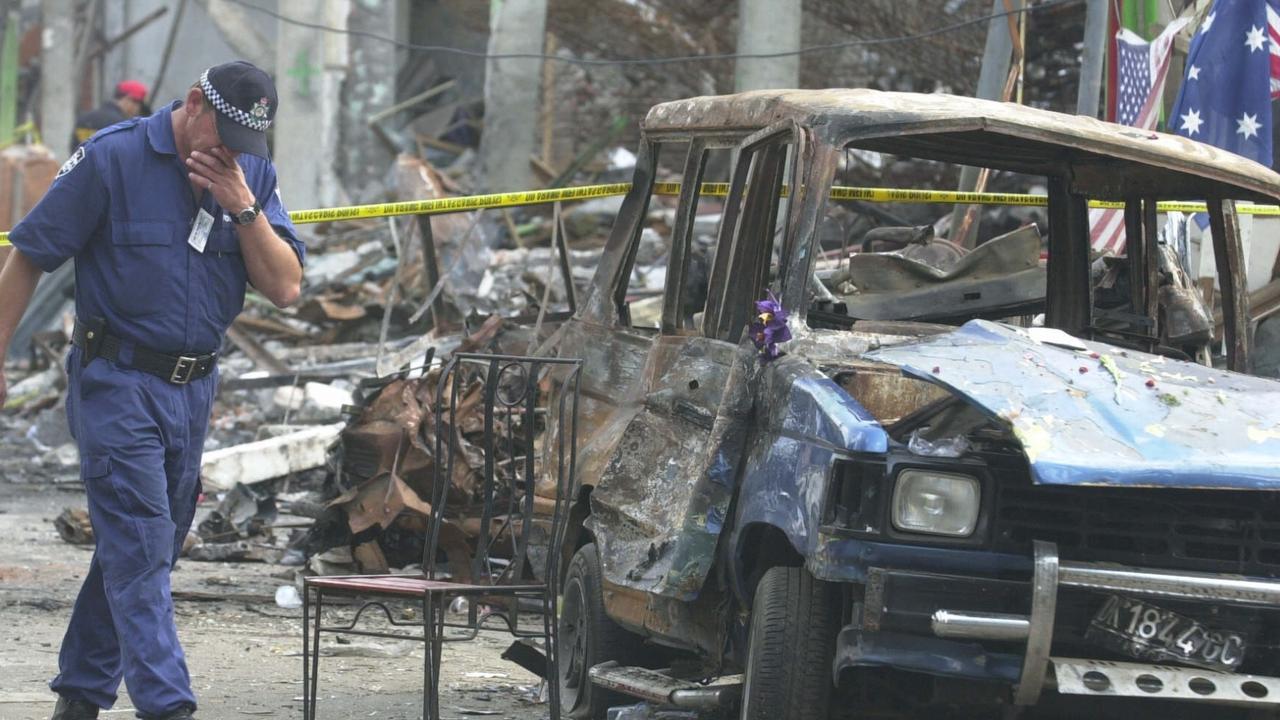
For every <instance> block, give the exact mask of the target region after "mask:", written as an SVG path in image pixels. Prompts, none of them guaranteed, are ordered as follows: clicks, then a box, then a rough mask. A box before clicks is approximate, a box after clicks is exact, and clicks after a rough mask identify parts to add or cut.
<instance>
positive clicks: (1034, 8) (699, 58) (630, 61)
mask: <svg viewBox="0 0 1280 720" xmlns="http://www.w3.org/2000/svg"><path fill="white" fill-rule="evenodd" d="M230 1H231V2H233V3H235V4H237V5H239V6H241V7H244V8H246V9H249V10H253V11H255V12H259V13H262V14H264V15H269V16H271V17H273V18H275V19H276V20H278V21H280V22H283V23H286V24H289V25H294V26H296V27H304V28H309V29H311V30H320V31H322V32H327V33H334V34H338V35H348V36H353V37H365V38H369V39H371V40H379V41H382V42H385V43H390V44H392V45H395V46H396V47H399V48H402V49H405V50H421V51H428V52H441V53H452V54H454V55H462V56H465V57H472V58H477V59H483V60H550V61H556V62H563V63H566V64H570V65H592V66H600V65H672V64H677V63H694V62H712V61H719V60H736V59H740V58H747V59H767V58H783V57H793V56H797V55H810V54H813V53H819V52H829V51H832V50H843V49H846V48H851V47H868V46H875V45H887V44H891V43H902V42H913V41H916V40H924V39H927V38H931V37H936V36H938V35H944V34H946V33H951V32H955V31H957V30H962V29H964V28H967V27H971V26H973V25H979V24H981V23H986V22H990V21H991V20H995V19H998V18H1002V17H1008V16H1010V15H1022V14H1030V13H1033V12H1040V11H1042V10H1048V9H1050V8H1054V7H1059V6H1062V5H1077V4H1080V3H1083V2H1084V1H1085V0H1048V2H1043V3H1040V4H1039V5H1029V6H1026V7H1021V8H1015V9H1013V10H1006V11H1004V12H998V13H993V14H990V15H984V16H981V17H976V18H972V19H970V20H964V21H962V22H958V23H954V24H951V25H944V26H942V27H938V28H934V29H933V30H929V31H927V32H922V33H915V34H912V35H900V36H896V37H888V38H867V39H859V40H846V41H844V42H838V43H828V44H825V45H811V46H809V47H803V48H800V49H798V50H787V51H782V52H768V53H715V54H711V55H681V56H673V57H651V58H575V57H564V56H560V55H546V54H543V53H496V54H491V53H485V52H479V51H476V50H466V49H463V48H455V47H449V46H447V45H423V44H419V43H412V42H406V41H403V40H396V39H395V38H391V37H387V36H385V35H379V34H377V33H373V32H368V31H366V30H348V29H345V28H336V27H332V26H330V25H323V24H321V23H313V22H308V21H305V20H298V19H297V18H291V17H288V16H286V15H284V14H282V13H279V12H277V11H275V10H271V9H268V8H264V7H258V6H257V5H254V4H253V3H251V2H249V0H230Z"/></svg>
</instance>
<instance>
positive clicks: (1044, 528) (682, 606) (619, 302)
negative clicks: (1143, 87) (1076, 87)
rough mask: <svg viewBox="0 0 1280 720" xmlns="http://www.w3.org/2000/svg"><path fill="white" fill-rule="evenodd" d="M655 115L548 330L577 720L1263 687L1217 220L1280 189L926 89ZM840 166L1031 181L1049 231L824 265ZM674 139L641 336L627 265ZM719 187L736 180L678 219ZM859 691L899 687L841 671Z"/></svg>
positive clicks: (1227, 239)
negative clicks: (571, 444)
mask: <svg viewBox="0 0 1280 720" xmlns="http://www.w3.org/2000/svg"><path fill="white" fill-rule="evenodd" d="M643 130H644V134H643V139H642V142H641V146H640V151H639V162H638V164H637V170H636V176H635V181H634V187H633V188H632V190H631V192H630V194H629V195H628V196H627V198H626V200H625V202H624V204H623V206H622V209H621V213H620V215H619V218H618V222H617V224H616V225H615V227H614V229H613V232H612V235H611V237H610V240H609V243H608V245H607V247H606V249H605V251H604V255H603V257H602V260H601V262H600V265H599V268H598V270H597V273H596V275H595V280H594V282H593V283H592V285H591V286H590V288H589V289H588V290H587V291H586V293H585V294H584V296H583V297H582V299H581V301H580V302H579V307H578V308H577V311H576V313H575V314H574V316H573V317H572V318H570V319H568V320H566V321H564V322H563V323H559V324H558V326H557V329H556V335H555V336H554V337H555V339H556V343H555V347H556V352H558V354H559V355H560V356H562V357H578V358H582V359H583V360H584V365H583V376H582V383H583V384H582V402H583V408H582V417H583V428H584V431H583V433H582V435H581V436H580V442H579V445H578V461H579V472H578V483H579V489H578V491H577V496H576V499H575V502H576V505H575V507H574V511H573V513H572V517H571V522H572V523H574V524H573V525H572V526H571V527H570V530H569V535H568V546H567V547H566V548H564V553H565V555H564V557H565V561H566V562H565V567H567V568H569V569H568V571H567V577H566V579H565V585H564V596H563V602H562V605H561V607H562V613H561V620H560V622H561V642H560V646H561V647H562V648H563V649H564V653H566V655H565V656H562V658H561V661H560V668H561V674H562V677H561V683H562V687H563V688H564V702H565V707H566V708H570V707H572V708H573V714H574V715H575V716H578V717H591V716H595V717H603V712H604V709H605V708H606V707H607V706H608V705H610V704H617V697H616V695H614V693H616V692H618V691H622V692H626V693H629V694H632V695H635V696H639V697H644V698H648V699H650V700H653V701H660V702H667V703H672V704H676V705H684V706H690V707H706V706H712V705H728V704H733V703H734V702H738V701H739V700H738V696H740V703H741V708H742V709H741V713H742V716H743V717H747V718H765V717H770V718H777V717H785V718H802V717H803V718H809V717H815V718H816V717H823V716H825V714H826V713H827V710H828V705H829V704H831V703H832V697H834V696H836V693H837V691H838V692H839V693H840V695H839V697H841V698H842V699H841V700H840V703H841V705H842V706H844V707H847V708H852V709H854V710H857V709H860V708H868V709H869V708H870V707H871V706H873V705H874V701H875V699H876V698H894V699H895V702H898V703H899V704H901V703H902V702H905V701H904V700H903V698H904V697H910V698H911V700H910V701H909V702H907V704H910V703H911V702H918V703H920V704H922V705H926V704H928V703H930V702H934V701H937V702H946V701H948V700H952V701H954V700H955V697H954V696H952V695H948V692H951V691H956V689H957V688H960V689H961V690H960V692H961V693H962V694H961V695H960V696H958V697H960V698H964V700H963V702H966V703H977V702H983V701H989V702H991V703H992V704H1001V703H1005V704H1010V705H1016V706H1030V705H1036V704H1038V703H1041V702H1046V703H1048V702H1054V701H1058V700H1060V699H1062V698H1065V697H1066V696H1094V697H1096V698H1110V697H1121V696H1130V697H1139V698H1164V699H1182V700H1187V701H1196V702H1201V703H1223V704H1242V703H1243V704H1252V705H1254V706H1255V707H1256V705H1257V704H1268V703H1275V702H1277V701H1278V700H1280V649H1278V647H1277V642H1276V638H1277V631H1280V579H1277V574H1280V496H1277V495H1276V494H1275V492H1274V489H1275V488H1276V487H1277V483H1280V411H1277V409H1276V408H1277V407H1280V384H1277V383H1276V382H1274V381H1271V380H1266V379H1262V378H1257V377H1252V376H1250V375H1248V374H1247V371H1248V369H1249V352H1250V345H1249V343H1250V337H1249V335H1250V333H1249V310H1248V306H1247V304H1248V299H1247V295H1246V293H1245V289H1244V287H1243V283H1244V277H1245V275H1244V271H1243V270H1244V269H1243V266H1242V263H1243V260H1242V251H1241V241H1240V233H1239V229H1238V225H1237V219H1236V212H1235V207H1234V203H1235V202H1236V201H1241V200H1243V201H1257V202H1275V201H1276V199H1277V198H1278V197H1280V176H1277V175H1276V174H1275V173H1272V172H1271V171H1269V170H1267V169H1265V168H1263V167H1261V166H1258V165H1256V164H1254V163H1251V162H1249V161H1246V160H1243V159H1241V158H1239V157H1237V156H1234V155H1231V154H1228V153H1225V152H1222V151H1219V150H1217V149H1215V148H1211V147H1208V146H1205V145H1201V144H1199V143H1196V142H1193V141H1190V140H1187V139H1184V138H1180V137H1173V136H1168V135H1163V134H1156V133H1150V132H1143V131H1138V130H1135V129H1133V128H1127V127H1121V126H1117V125H1112V124H1108V123H1103V122H1098V121H1095V120H1092V119H1088V118H1081V117H1071V116H1065V115H1061V114H1056V113H1051V112H1045V111H1039V110H1035V109H1031V108H1026V107H1019V106H1015V105H1009V104H999V103H992V102H985V101H979V100H972V99H967V98H957V97H950V96H940V95H911V94H895V93H881V92H875V91H867V90H824V91H759V92H752V93H745V94H740V95H733V96H724V97H705V98H695V99H690V100H683V101H678V102H671V103H665V104H662V105H658V106H656V107H655V108H653V109H652V110H651V111H650V112H649V114H648V116H647V118H646V119H645V121H644V124H643ZM851 152H852V153H872V154H877V155H879V156H880V157H892V156H908V157H913V158H921V159H927V160H934V161H940V162H946V163H955V164H962V165H972V166H981V167H989V168H992V169H993V170H997V171H1003V172H1012V173H1020V174H1024V175H1028V176H1036V177H1037V178H1039V180H1040V182H1042V183H1045V184H1046V185H1047V188H1048V196H1049V201H1048V210H1047V222H1046V223H1045V225H1044V228H1043V230H1044V232H1043V238H1044V239H1043V240H1042V233H1041V230H1040V228H1037V227H1030V228H1022V229H1020V230H1015V231H1013V232H1010V233H1006V234H1004V235H1002V236H1001V237H999V238H995V239H993V240H990V241H989V242H987V243H985V244H983V245H981V246H980V247H979V248H978V249H977V250H974V251H973V252H972V253H970V254H967V255H964V256H963V257H960V258H953V261H952V262H948V263H939V262H936V261H935V260H936V258H935V259H933V260H931V259H929V258H925V257H923V256H921V255H919V254H916V255H913V254H912V253H911V252H907V251H906V250H900V251H896V252H893V253H889V254H888V255H887V256H886V255H885V254H875V253H864V254H855V255H853V256H852V259H851V260H850V261H848V262H847V263H845V264H843V265H841V266H839V267H837V268H834V269H833V268H831V267H830V266H829V263H827V264H824V263H825V261H824V257H823V254H822V252H821V250H822V245H821V244H820V238H819V236H820V235H821V234H822V233H823V232H824V229H825V227H826V225H827V223H828V222H829V221H830V219H831V218H832V217H833V213H835V212H837V209H838V206H839V203H838V202H837V199H835V198H834V197H833V195H832V188H833V184H835V181H836V179H837V175H838V168H839V167H840V165H841V163H842V162H845V161H847V159H848V156H849V153H851ZM673 154H674V156H675V157H676V161H675V163H674V165H675V166H677V167H678V166H680V165H681V164H682V166H683V174H682V180H683V184H682V186H681V192H680V196H679V201H678V205H677V206H676V209H675V214H674V222H673V223H672V225H671V231H670V247H669V258H668V263H667V268H666V276H665V278H666V281H665V289H664V292H663V294H662V297H661V301H660V302H661V309H660V312H659V311H653V312H646V313H645V314H646V315H647V316H649V317H651V318H653V320H654V321H653V322H651V323H650V322H644V321H641V320H639V319H638V318H640V316H641V315H642V313H641V312H640V307H641V305H643V304H644V303H643V302H642V301H640V300H639V299H637V298H635V297H633V296H631V295H629V293H628V283H629V280H630V278H631V277H632V269H633V265H634V264H635V260H636V255H637V248H638V247H639V246H640V244H641V239H642V235H643V233H642V229H643V225H644V221H645V218H646V216H647V215H648V214H649V213H650V210H651V209H652V208H651V205H654V204H655V203H651V200H652V197H653V194H654V190H655V182H656V175H657V169H658V167H659V164H658V158H659V157H660V156H661V157H662V158H663V160H664V164H667V165H668V166H670V165H669V164H668V163H667V162H666V160H667V159H668V158H670V157H672V155H673ZM716 172H724V173H725V174H726V175H727V176H726V177H724V178H723V179H725V180H727V181H728V194H727V197H726V198H724V199H723V204H722V207H721V209H720V210H721V216H720V219H719V222H718V227H717V229H716V231H715V233H714V236H713V237H710V238H699V237H698V236H697V235H698V234H697V233H695V232H694V230H695V226H697V224H698V219H699V217H700V216H702V215H704V213H702V212H699V208H700V207H702V208H703V209H704V210H705V208H706V207H707V206H706V205H703V204H702V203H706V202H711V201H715V202H719V199H718V198H708V197H704V196H703V195H702V192H701V188H700V184H701V183H702V182H705V181H708V180H714V179H719V178H716V177H713V176H714V174H715V173H716ZM836 197H838V195H837V196H836ZM1090 200H1112V201H1121V202H1123V203H1124V207H1123V210H1120V212H1122V213H1123V218H1124V222H1125V223H1126V229H1127V236H1128V243H1127V244H1128V252H1127V254H1126V255H1125V257H1123V258H1119V259H1115V258H1112V259H1107V260H1105V261H1102V260H1098V261H1096V262H1094V259H1093V258H1091V254H1090V240H1089V220H1088V213H1089V209H1088V202H1089V201H1090ZM1164 200H1196V201H1205V202H1207V203H1208V209H1209V219H1210V227H1211V231H1209V232H1206V233H1205V234H1204V239H1203V241H1204V242H1206V243H1208V242H1212V243H1213V248H1214V252H1215V257H1216V266H1217V275H1218V282H1219V287H1220V288H1221V298H1222V299H1221V305H1222V308H1221V309H1222V316H1223V318H1224V322H1223V327H1222V329H1221V331H1220V332H1221V335H1222V342H1214V341H1213V339H1212V336H1213V333H1214V328H1213V325H1212V321H1211V320H1210V318H1212V316H1213V314H1212V313H1211V312H1208V311H1207V310H1206V308H1205V307H1204V304H1203V302H1202V301H1201V300H1200V299H1199V297H1198V295H1197V294H1195V293H1188V292H1186V288H1187V287H1189V286H1190V283H1189V282H1187V280H1186V277H1185V276H1186V273H1185V272H1183V271H1182V270H1181V269H1180V267H1179V263H1178V261H1177V258H1176V256H1175V255H1174V254H1173V253H1172V251H1171V249H1170V246H1171V244H1172V243H1171V242H1166V241H1165V239H1163V238H1162V237H1161V235H1162V231H1161V228H1162V227H1163V224H1162V223H1163V220H1162V219H1160V218H1159V217H1158V216H1157V207H1156V202H1157V201H1164ZM904 233H905V234H907V235H913V234H914V233H915V231H904ZM924 234H925V235H927V234H928V233H927V232H926V233H924ZM1210 238H1211V239H1210ZM917 244H918V243H917ZM926 244H928V243H927V242H926ZM1042 249H1043V250H1046V251H1047V252H1046V253H1045V258H1047V259H1042V257H1041V252H1042ZM700 257H703V258H709V260H706V262H705V263H702V264H701V266H700V263H699V262H698V259H699V258H700ZM1117 275H1118V276H1119V277H1120V278H1122V282H1112V281H1113V280H1115V277H1116V276H1117ZM1108 277H1109V278H1111V280H1112V281H1109V280H1107V278H1108ZM771 293H772V294H776V298H777V299H778V300H779V301H780V302H779V306H780V307H779V309H780V310H781V311H783V312H789V313H790V318H789V320H788V323H787V325H788V328H789V331H790V334H791V335H792V339H791V340H790V341H789V342H784V343H781V344H780V345H778V346H777V348H778V349H779V350H780V351H781V352H780V354H779V356H778V357H776V358H770V357H768V354H767V353H766V352H764V351H762V350H761V349H760V348H759V347H757V343H755V342H753V339H754V340H759V339H760V338H758V337H755V336H754V334H753V332H752V331H751V330H749V329H748V328H749V327H751V324H752V323H753V321H754V322H757V323H758V322H761V321H762V320H763V321H765V322H766V324H767V323H768V322H772V323H773V324H774V325H776V324H777V321H778V318H776V317H772V318H771V317H765V318H759V317H757V313H758V312H759V310H758V307H757V305H756V303H757V302H758V301H761V300H763V299H765V298H766V297H768V296H769V295H770V294H771ZM767 307H775V306H767ZM1041 318H1042V320H1041ZM650 324H651V325H653V327H647V325H650ZM1219 350H1222V351H1223V352H1224V353H1225V354H1224V355H1222V356H1221V357H1216V358H1215V357H1213V355H1214V352H1215V351H1219ZM1197 359H1199V360H1200V361H1201V362H1196V360H1197ZM1214 361H1216V362H1217V363H1218V364H1219V365H1220V366H1223V367H1225V368H1226V369H1218V368H1215V367H1214V365H1213V362H1214ZM641 665H644V666H646V667H647V668H662V671H661V672H657V671H654V670H650V669H646V667H640V666H641ZM736 674H740V675H741V679H740V680H739V681H737V682H735V678H733V677H732V676H733V675H736ZM708 678H720V680H719V681H715V682H712V683H710V684H706V680H707V679H708ZM955 679H961V680H962V681H963V682H959V683H957V682H955V681H954V680H955ZM699 681H702V682H699ZM876 683H890V684H895V683H896V684H898V685H899V686H900V687H899V691H898V692H888V693H877V692H858V691H857V690H858V688H867V687H875V684H876ZM902 688H910V692H909V693H908V692H903V691H902ZM975 688H977V689H975ZM850 690H851V691H850ZM846 691H850V692H848V694H847V695H846Z"/></svg>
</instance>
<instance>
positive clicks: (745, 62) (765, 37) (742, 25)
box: [734, 0, 803, 92]
mask: <svg viewBox="0 0 1280 720" xmlns="http://www.w3.org/2000/svg"><path fill="white" fill-rule="evenodd" d="M802 16H803V13H802V12H801V8H800V0H738V52H739V53H780V52H793V51H796V50H799V49H800V19H801V17H802ZM795 87H800V56H799V55H787V56H785V57H773V58H738V59H737V61H736V62H735V66H734V89H735V90H737V91H738V92H742V91H744V90H764V89H767V88H795Z"/></svg>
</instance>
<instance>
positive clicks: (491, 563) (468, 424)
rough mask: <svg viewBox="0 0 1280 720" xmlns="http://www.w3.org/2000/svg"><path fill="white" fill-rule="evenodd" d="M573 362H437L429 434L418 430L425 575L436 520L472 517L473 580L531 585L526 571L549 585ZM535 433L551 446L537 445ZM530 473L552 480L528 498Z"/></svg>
mask: <svg viewBox="0 0 1280 720" xmlns="http://www.w3.org/2000/svg"><path fill="white" fill-rule="evenodd" d="M581 367H582V363H581V361H580V360H571V359H559V358H530V357H517V356H508V355H485V354H472V353H458V354H455V355H454V356H453V357H452V358H451V359H450V360H449V361H448V362H447V363H446V364H445V365H444V367H443V368H442V369H441V371H440V375H439V380H438V382H437V386H436V396H435V402H434V417H433V419H434V427H433V428H429V429H428V423H426V422H424V423H423V424H422V427H423V429H424V432H428V431H432V432H433V434H434V438H427V442H428V447H431V448H432V450H433V455H434V463H433V464H434V473H435V477H434V482H433V483H432V498H431V525H430V528H429V532H428V537H427V543H426V546H425V548H424V554H423V569H424V571H425V572H426V573H427V577H429V578H435V577H436V562H435V559H436V557H437V552H438V551H439V549H440V545H439V543H440V532H441V528H442V526H443V525H444V524H445V523H446V522H454V523H459V524H462V525H463V526H464V527H466V528H467V529H468V530H472V529H473V523H475V522H476V521H477V520H478V527H474V533H475V534H474V551H473V553H472V557H471V567H470V575H471V582H472V583H474V584H477V585H485V584H491V585H498V584H536V582H537V581H536V580H534V579H532V578H531V577H530V576H531V575H532V576H537V575H539V574H540V575H541V577H542V578H543V579H544V580H545V581H546V582H547V583H548V584H549V585H550V586H551V587H552V588H554V587H555V584H556V581H555V579H556V578H558V577H559V573H560V567H559V560H560V556H561V553H560V552H559V550H560V548H561V545H562V544H563V542H564V534H565V530H566V525H567V518H568V508H569V505H570V500H571V498H570V495H571V488H572V487H573V477H574V472H575V469H576V453H575V450H576V447H577V415H578V393H579V377H580V371H581ZM552 403H554V404H555V407H552V406H551V405H552ZM539 439H541V440H542V441H543V443H544V444H545V443H548V442H549V443H552V444H553V445H554V447H550V448H545V447H544V448H541V450H542V452H541V453H539V442H538V441H539ZM539 455H541V457H540V458H539ZM539 465H541V466H542V467H541V468H540V467H539ZM539 470H541V472H539ZM539 476H542V477H543V478H545V479H547V480H551V481H552V483H551V484H550V486H553V487H554V488H555V496H554V497H552V498H539V497H536V492H535V490H536V488H537V487H538V479H539ZM542 485H543V487H544V488H546V487H548V486H549V484H548V483H547V482H544V483H543V484H542ZM451 490H452V493H451V492H450V491H451ZM451 494H452V497H453V500H450V495H451ZM459 497H464V498H466V502H465V503H459V502H458V500H457V498H459ZM451 503H452V504H453V506H452V507H450V504H451ZM459 505H461V506H459ZM548 506H549V507H548ZM548 510H549V511H550V517H548V516H547V515H548V513H547V511H548ZM548 521H549V522H550V527H549V528H546V524H547V522H548ZM544 528H546V529H547V530H548V531H547V532H542V530H543V529H544ZM535 538H536V540H537V541H536V542H535ZM543 541H545V542H546V543H547V545H546V548H545V552H543V548H542V547H541V545H542V542H543ZM531 548H532V549H533V550H534V551H535V552H533V553H531ZM535 557H545V558H546V559H545V563H537V562H534V561H533V560H534V558H535ZM451 560H455V559H454V558H452V557H451ZM504 560H505V561H507V562H506V564H505V565H504V564H503V561H504ZM455 561H456V560H455ZM539 570H540V571H541V573H539V572H538V571H539ZM454 573H455V575H457V574H458V568H454Z"/></svg>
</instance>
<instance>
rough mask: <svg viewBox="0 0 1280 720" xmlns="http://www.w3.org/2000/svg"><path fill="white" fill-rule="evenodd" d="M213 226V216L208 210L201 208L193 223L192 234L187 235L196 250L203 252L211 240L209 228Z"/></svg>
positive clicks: (188, 241)
mask: <svg viewBox="0 0 1280 720" xmlns="http://www.w3.org/2000/svg"><path fill="white" fill-rule="evenodd" d="M212 228H213V216H212V215H210V214H209V211H208V210H205V209H204V208H200V213H199V214H197V215H196V220H195V222H193V223H192V224H191V234H190V235H188V236H187V244H188V245H190V246H191V247H192V248H194V249H195V251H196V252H198V253H201V254H203V253H204V246H205V245H206V244H207V243H208V242H209V230H210V229H212Z"/></svg>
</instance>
